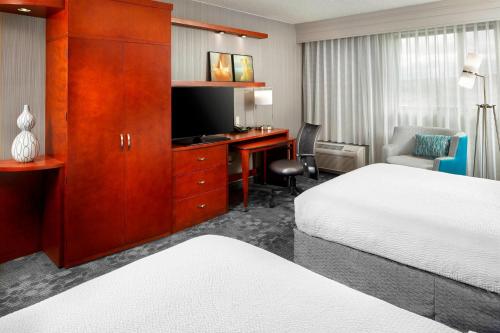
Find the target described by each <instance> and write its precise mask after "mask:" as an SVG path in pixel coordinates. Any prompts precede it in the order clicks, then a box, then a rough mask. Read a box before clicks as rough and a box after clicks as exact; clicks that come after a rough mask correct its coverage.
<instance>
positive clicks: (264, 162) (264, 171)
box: [262, 150, 267, 185]
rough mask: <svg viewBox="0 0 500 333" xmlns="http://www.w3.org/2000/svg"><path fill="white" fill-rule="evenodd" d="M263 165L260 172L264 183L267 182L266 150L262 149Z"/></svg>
mask: <svg viewBox="0 0 500 333" xmlns="http://www.w3.org/2000/svg"><path fill="white" fill-rule="evenodd" d="M263 159H264V161H263V163H262V164H263V165H264V170H263V172H262V174H263V176H264V185H266V184H267V150H264V152H263Z"/></svg>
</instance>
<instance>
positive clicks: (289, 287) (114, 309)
mask: <svg viewBox="0 0 500 333" xmlns="http://www.w3.org/2000/svg"><path fill="white" fill-rule="evenodd" d="M0 332H9V333H20V332H23V333H35V332H36V333H45V332H47V333H49V332H50V333H58V332H60V333H68V332H72V333H78V332H86V333H90V332H143V333H147V332H151V333H153V332H154V333H158V332H345V333H351V332H357V333H362V332H367V333H368V332H370V333H372V332H394V333H396V332H397V333H399V332H406V333H411V332H415V333H424V332H425V333H431V332H435V333H447V332H450V333H451V332H456V331H454V330H452V329H451V328H448V327H446V326H444V325H442V324H439V323H436V322H434V321H432V320H430V319H427V318H423V317H420V316H417V315H415V314H413V313H410V312H408V311H405V310H402V309H399V308H397V307H395V306H393V305H391V304H388V303H386V302H383V301H381V300H378V299H376V298H374V297H371V296H368V295H364V294H362V293H360V292H358V291H355V290H353V289H350V288H348V287H346V286H344V285H341V284H339V283H337V282H334V281H331V280H329V279H327V278H324V277H322V276H320V275H318V274H315V273H312V272H310V271H308V270H307V269H305V268H303V267H300V266H298V265H295V264H293V263H291V262H289V261H287V260H285V259H283V258H280V257H278V256H276V255H273V254H271V253H269V252H266V251H264V250H262V249H259V248H256V247H254V246H251V245H249V244H246V243H243V242H240V241H237V240H234V239H230V238H225V237H220V236H203V237H199V238H196V239H193V240H190V241H187V242H185V243H182V244H180V245H177V246H175V247H172V248H170V249H167V250H165V251H162V252H160V253H157V254H154V255H151V256H149V257H147V258H144V259H141V260H139V261H137V262H134V263H132V264H130V265H127V266H125V267H123V268H120V269H117V270H115V271H113V272H111V273H108V274H106V275H103V276H101V277H98V278H95V279H93V280H91V281H88V282H86V283H83V284H81V285H79V286H77V287H75V288H73V289H70V290H68V291H66V292H63V293H61V294H59V295H56V296H54V297H51V298H49V299H47V300H45V301H42V302H40V303H38V304H35V305H33V306H31V307H29V308H26V309H23V310H20V311H18V312H15V313H13V314H10V315H7V316H5V317H3V318H0Z"/></svg>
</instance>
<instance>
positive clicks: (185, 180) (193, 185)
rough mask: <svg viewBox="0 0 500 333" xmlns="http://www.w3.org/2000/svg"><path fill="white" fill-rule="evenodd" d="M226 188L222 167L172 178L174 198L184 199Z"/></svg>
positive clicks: (225, 172)
mask: <svg viewBox="0 0 500 333" xmlns="http://www.w3.org/2000/svg"><path fill="white" fill-rule="evenodd" d="M223 186H227V168H226V166H224V165H220V166H217V167H215V168H212V169H208V170H200V171H195V172H192V173H186V174H182V175H177V176H175V177H174V197H175V199H184V198H188V197H192V196H194V195H198V194H202V193H205V192H210V191H213V190H215V189H217V188H220V187H223Z"/></svg>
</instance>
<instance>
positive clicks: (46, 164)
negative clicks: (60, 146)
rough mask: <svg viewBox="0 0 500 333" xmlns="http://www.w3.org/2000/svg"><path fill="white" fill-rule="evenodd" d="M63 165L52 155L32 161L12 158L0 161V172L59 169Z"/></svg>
mask: <svg viewBox="0 0 500 333" xmlns="http://www.w3.org/2000/svg"><path fill="white" fill-rule="evenodd" d="M63 166H64V162H61V161H59V160H56V159H55V158H52V157H44V156H41V157H39V158H37V159H36V160H35V161H34V162H30V163H19V162H16V161H14V160H6V161H0V172H28V171H40V170H50V169H59V168H62V167H63Z"/></svg>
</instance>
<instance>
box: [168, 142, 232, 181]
mask: <svg viewBox="0 0 500 333" xmlns="http://www.w3.org/2000/svg"><path fill="white" fill-rule="evenodd" d="M217 165H227V145H220V146H215V147H208V148H197V149H190V150H183V151H175V152H174V175H178V174H182V173H190V172H193V171H198V170H206V169H210V168H213V167H215V166H217Z"/></svg>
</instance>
